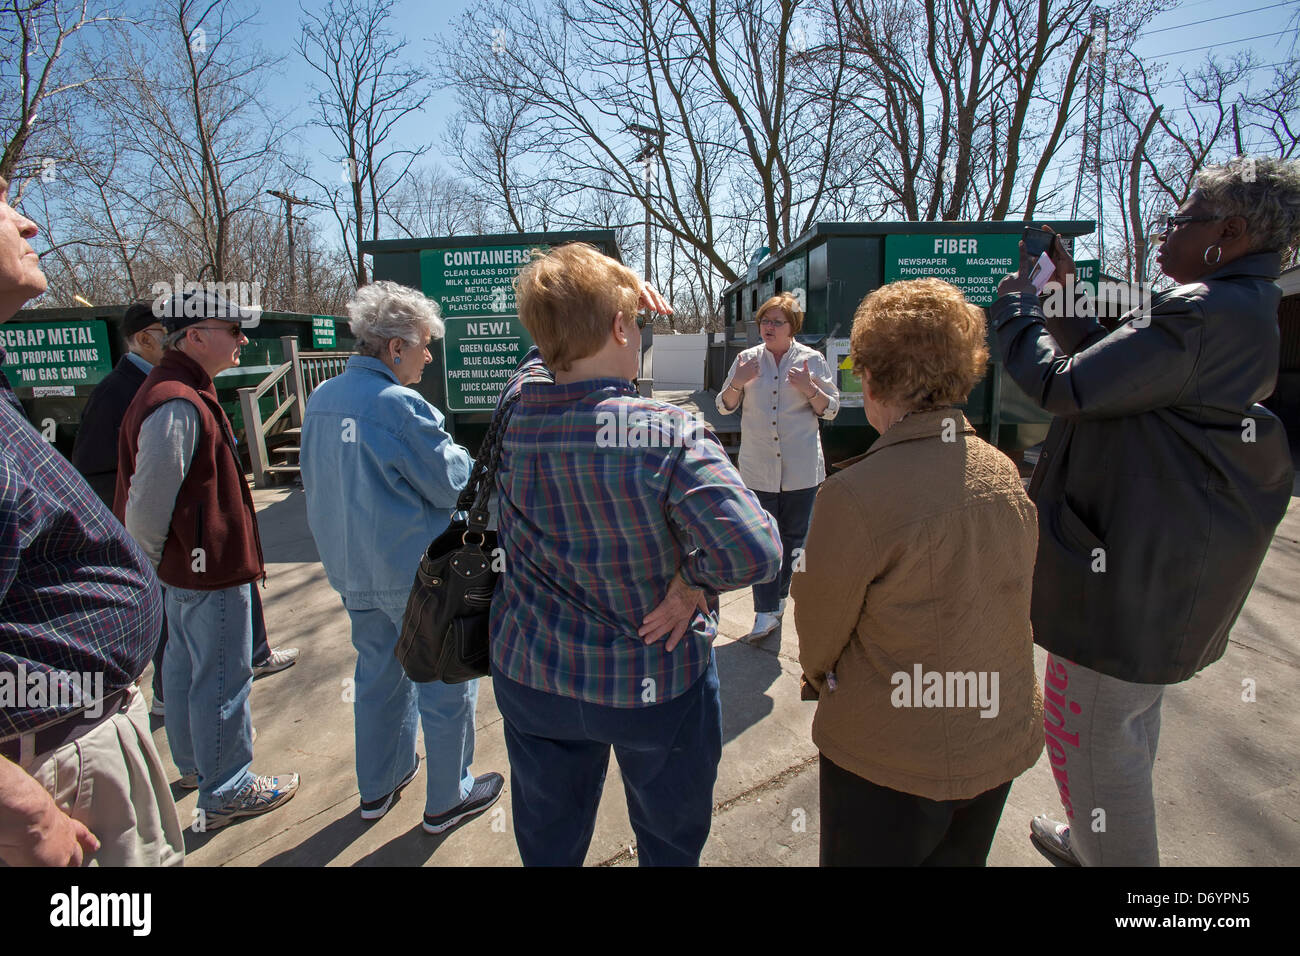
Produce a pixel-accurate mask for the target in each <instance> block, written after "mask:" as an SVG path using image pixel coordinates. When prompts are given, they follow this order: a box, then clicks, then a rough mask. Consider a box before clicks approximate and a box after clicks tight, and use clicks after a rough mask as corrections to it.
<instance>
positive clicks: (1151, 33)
mask: <svg viewBox="0 0 1300 956" xmlns="http://www.w3.org/2000/svg"><path fill="white" fill-rule="evenodd" d="M1295 2H1296V0H1285V2H1283V3H1273V4H1269V5H1268V6H1266V7H1255V8H1254V9H1252V10H1239V11H1237V12H1236V13H1225V14H1224V15H1223V16H1221V17H1208V18H1207V19H1205V20H1193V21H1192V22H1191V23H1180V24H1178V25H1177V26H1172V27H1161V28H1160V29H1159V30H1148V31H1147V32H1146V33H1144V34H1143V36H1144V37H1151V36H1155V35H1156V34H1157V33H1168V32H1169V31H1170V30H1184V29H1186V28H1187V27H1197V26H1200V25H1201V24H1202V23H1213V22H1214V21H1216V20H1229V19H1231V18H1232V17H1241V16H1245V15H1246V14H1248V13H1259V12H1260V11H1261V10H1272V9H1273V8H1274V7H1291V6H1295Z"/></svg>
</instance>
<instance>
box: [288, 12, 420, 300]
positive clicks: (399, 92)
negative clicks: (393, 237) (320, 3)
mask: <svg viewBox="0 0 1300 956" xmlns="http://www.w3.org/2000/svg"><path fill="white" fill-rule="evenodd" d="M392 7H393V0H329V3H328V5H327V6H326V8H325V10H324V12H322V13H319V14H315V13H310V12H308V11H307V10H306V9H305V8H304V9H303V11H302V13H303V19H302V23H301V25H302V35H301V36H300V37H299V39H298V44H297V47H298V52H299V53H300V54H301V55H302V56H303V58H304V59H305V60H306V61H307V62H308V63H309V64H310V65H311V67H312V68H313V69H314V70H315V71H316V72H317V73H319V74H320V81H319V82H320V85H319V86H317V87H316V89H315V94H316V111H317V117H316V120H315V123H316V125H318V126H320V127H322V128H324V129H327V130H329V131H330V133H331V134H332V135H333V136H334V139H335V141H336V142H337V143H338V144H339V147H340V148H341V150H342V157H341V168H342V173H343V175H342V177H341V178H342V179H343V180H344V181H345V184H344V185H339V184H337V183H328V184H327V183H324V182H321V181H320V180H315V179H314V180H313V182H315V183H316V184H317V186H318V187H319V188H320V189H321V190H322V191H323V192H324V193H325V194H326V195H327V196H328V197H329V200H330V204H331V206H332V208H333V210H334V215H335V218H336V219H337V221H338V224H339V227H340V230H341V232H342V235H343V242H344V246H345V248H346V249H347V250H348V253H349V255H350V256H351V258H352V271H353V273H354V274H355V276H356V281H357V285H358V286H361V285H365V283H366V265H365V258H364V256H363V255H362V254H361V251H360V243H361V242H362V241H364V240H365V239H366V237H367V233H368V234H369V237H370V238H372V239H378V238H379V223H380V218H381V216H382V213H383V208H384V203H385V200H386V199H387V197H388V195H389V193H391V192H392V191H393V190H394V189H396V188H397V186H398V185H399V184H400V183H401V181H402V179H403V178H404V177H405V176H406V174H407V172H408V171H409V170H410V168H411V164H412V163H413V162H414V161H415V160H416V158H417V157H419V156H421V155H422V154H423V153H425V152H426V151H427V150H428V149H429V147H428V144H424V145H420V146H409V147H403V146H401V145H399V144H398V142H397V139H396V133H397V131H398V125H399V124H400V122H401V121H402V119H403V118H404V117H406V116H408V115H410V114H412V113H417V112H418V111H420V110H421V109H423V107H424V104H425V102H426V101H427V100H428V98H429V95H430V90H429V84H428V81H427V76H426V74H425V72H424V71H423V70H422V69H420V68H417V67H414V66H411V65H408V64H405V63H403V61H402V53H403V51H404V50H405V49H406V45H407V44H406V41H405V40H399V39H397V38H396V37H394V35H393V33H392V32H391V31H390V30H389V29H388V27H387V22H388V20H389V18H390V17H391V15H392Z"/></svg>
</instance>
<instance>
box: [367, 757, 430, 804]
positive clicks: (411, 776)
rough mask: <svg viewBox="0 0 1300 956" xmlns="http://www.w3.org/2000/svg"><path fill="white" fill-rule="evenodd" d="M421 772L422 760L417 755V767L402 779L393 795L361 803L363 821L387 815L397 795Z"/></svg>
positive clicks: (394, 789)
mask: <svg viewBox="0 0 1300 956" xmlns="http://www.w3.org/2000/svg"><path fill="white" fill-rule="evenodd" d="M419 772H420V758H419V756H418V755H417V756H416V758H415V766H414V767H413V768H412V769H411V772H410V773H408V774H407V775H406V776H405V777H403V778H402V781H401V783H399V784H398V785H397V786H396V787H394V788H393V792H392V793H390V794H388V796H386V797H380V798H379V799H378V800H362V801H361V819H362V820H378V819H379V818H380V817H382V816H383V815H384V814H385V813H387V812H388V810H389V808H390V807H392V805H393V801H394V800H395V799H396V798H397V795H398V794H399V793H401V792H402V788H403V787H405V786H406V785H407V784H408V783H410V782H411V781H412V780H414V779H415V775H416V774H417V773H419Z"/></svg>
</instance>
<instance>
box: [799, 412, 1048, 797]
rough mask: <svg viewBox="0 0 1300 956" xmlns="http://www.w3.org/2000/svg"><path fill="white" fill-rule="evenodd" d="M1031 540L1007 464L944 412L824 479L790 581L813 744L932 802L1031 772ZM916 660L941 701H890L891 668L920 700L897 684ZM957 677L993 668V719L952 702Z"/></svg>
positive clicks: (1036, 723) (874, 778)
mask: <svg viewBox="0 0 1300 956" xmlns="http://www.w3.org/2000/svg"><path fill="white" fill-rule="evenodd" d="M1037 542H1038V530H1037V521H1036V515H1035V511H1034V506H1033V504H1032V503H1031V502H1030V501H1029V498H1028V496H1027V495H1026V494H1025V491H1024V488H1023V486H1022V485H1021V481H1020V476H1019V474H1018V473H1017V471H1016V468H1015V466H1014V465H1013V464H1012V463H1011V461H1010V460H1009V459H1007V458H1006V456H1004V455H1003V454H1002V453H1001V452H999V451H998V450H997V449H995V448H993V447H992V446H990V445H989V444H987V443H986V442H984V441H981V440H980V439H979V438H977V437H976V436H975V431H974V429H973V428H971V426H970V423H969V422H967V421H966V419H965V417H964V416H963V415H962V414H961V413H960V412H959V411H957V410H955V409H951V408H949V409H937V410H934V411H928V412H918V413H914V414H912V415H909V416H907V417H906V418H904V419H903V420H902V421H900V422H898V423H897V424H896V425H894V426H893V427H892V428H890V429H889V430H888V432H886V434H885V435H884V436H882V437H881V438H880V439H878V440H877V441H876V443H875V444H874V445H872V447H871V449H870V451H868V452H867V453H866V454H865V455H864V456H862V458H861V459H860V460H858V461H857V462H856V463H855V464H853V465H851V466H850V467H849V468H847V469H845V470H844V471H843V472H841V473H840V474H837V475H835V476H834V477H832V478H830V479H828V480H827V481H826V483H825V484H824V485H823V486H822V488H821V491H820V492H819V493H818V495H817V504H816V507H815V509H814V511H813V519H812V527H811V529H810V531H809V534H808V540H807V543H806V546H805V547H806V550H805V562H806V564H805V568H804V570H803V571H802V572H801V573H798V574H795V575H794V581H793V583H792V585H791V596H792V597H793V598H794V601H795V622H796V624H797V626H798V629H799V660H800V663H801V664H802V665H803V668H804V672H805V674H807V676H808V677H809V679H810V680H811V681H812V682H813V683H814V684H815V685H816V686H817V688H818V690H819V691H820V692H821V698H820V700H819V702H818V705H817V716H816V719H815V720H814V722H813V742H814V743H816V744H817V747H818V749H819V750H821V752H822V753H823V754H825V755H826V757H827V758H829V759H830V760H831V761H832V762H833V763H835V764H837V765H838V766H840V767H842V768H843V769H845V770H848V771H850V772H852V773H855V774H857V775H858V776H860V777H864V778H865V779H867V780H870V781H871V782H872V783H875V784H877V785H879V786H884V787H889V788H891V789H894V790H899V791H903V792H905V793H912V794H917V795H919V796H922V797H927V798H929V799H931V800H959V799H966V798H969V797H974V796H977V795H979V794H980V793H983V792H984V791H986V790H989V789H991V788H993V787H996V786H998V785H1000V784H1002V783H1005V782H1006V781H1008V780H1010V779H1012V778H1013V777H1015V776H1017V775H1018V774H1020V773H1022V772H1023V771H1025V770H1027V769H1028V768H1029V767H1031V766H1033V764H1034V762H1035V761H1036V760H1037V759H1038V755H1039V754H1040V753H1041V752H1042V749H1043V728H1042V719H1043V701H1042V694H1041V692H1040V690H1039V687H1038V682H1037V680H1036V679H1035V676H1034V655H1033V631H1032V629H1031V627H1030V623H1029V604H1030V592H1031V582H1032V580H1033V571H1034V554H1035V549H1036V546H1037ZM917 665H920V670H921V673H922V674H925V673H928V672H935V673H937V674H940V675H945V680H944V686H945V690H947V691H948V693H947V694H946V695H945V696H944V697H943V698H942V702H943V704H944V706H896V704H900V703H901V702H902V701H903V694H902V691H903V689H904V684H905V682H904V681H903V680H902V679H901V678H900V677H898V676H897V675H900V674H901V675H906V677H907V681H906V685H907V687H908V689H909V690H910V691H911V692H912V694H914V695H915V696H914V699H913V701H912V703H913V704H919V703H924V702H925V701H926V698H925V697H924V696H923V695H922V693H921V692H922V687H916V688H912V687H911V686H910V685H911V684H912V683H913V682H914V680H913V679H914V676H915V675H916V673H917ZM827 671H833V672H834V674H835V676H836V684H837V687H836V689H835V690H834V691H831V690H830V689H829V688H828V686H827V684H826V680H825V677H826V673H827ZM969 672H974V673H975V674H976V675H977V680H978V679H979V676H978V675H980V674H983V675H984V677H983V679H984V680H985V687H986V689H988V690H991V689H992V678H991V675H993V674H996V675H997V696H996V716H985V717H982V716H980V714H981V708H980V706H979V705H978V704H974V703H972V702H971V701H969V700H967V701H965V703H966V705H967V706H953V705H954V704H958V703H962V701H959V700H958V699H957V696H956V694H955V691H956V690H957V688H958V686H959V684H960V686H961V689H962V690H963V691H964V690H965V688H966V687H967V686H969V685H968V684H966V683H965V682H960V681H959V680H958V679H955V678H954V679H953V680H952V681H949V680H947V679H946V675H947V674H948V673H953V674H957V673H963V674H965V673H969ZM926 683H927V682H926V681H924V680H923V681H922V685H923V686H924V685H925V684H926ZM929 683H930V684H931V685H933V681H930V682H929ZM932 689H933V687H932ZM939 699H940V698H939V697H938V696H937V695H936V694H933V693H932V694H931V695H930V696H929V698H928V701H929V703H931V704H933V703H935V702H936V701H937V700H939ZM984 710H985V712H992V710H993V707H991V706H990V707H987V708H984Z"/></svg>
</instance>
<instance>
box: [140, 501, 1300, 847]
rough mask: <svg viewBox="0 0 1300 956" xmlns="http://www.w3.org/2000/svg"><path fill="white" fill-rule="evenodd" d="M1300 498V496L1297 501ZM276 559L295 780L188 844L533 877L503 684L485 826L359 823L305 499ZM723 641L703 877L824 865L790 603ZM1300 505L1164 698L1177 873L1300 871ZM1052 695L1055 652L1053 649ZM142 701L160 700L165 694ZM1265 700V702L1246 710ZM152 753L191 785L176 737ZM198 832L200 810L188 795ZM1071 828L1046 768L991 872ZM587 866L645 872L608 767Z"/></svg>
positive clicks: (283, 730)
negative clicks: (1250, 585)
mask: <svg viewBox="0 0 1300 956" xmlns="http://www.w3.org/2000/svg"><path fill="white" fill-rule="evenodd" d="M1296 494H1297V495H1300V486H1298V488H1297V492H1296ZM254 500H255V502H256V505H257V509H258V515H259V520H260V526H261V532H262V540H263V543H264V546H265V549H266V560H267V572H268V582H267V585H268V586H267V590H265V591H264V592H263V597H264V599H265V606H266V618H267V626H268V631H269V634H270V638H271V643H272V645H287V646H296V647H298V648H300V649H301V650H302V656H301V658H300V659H299V662H298V663H297V664H296V665H295V666H293V667H291V668H289V669H288V670H286V671H283V672H281V673H279V674H275V675H271V676H268V677H265V678H262V679H260V680H258V681H257V682H256V683H255V684H254V686H253V704H252V706H253V723H254V725H255V726H256V727H257V732H258V735H257V744H256V748H255V754H256V756H255V760H254V764H253V768H254V770H255V771H257V772H259V773H280V772H286V771H297V772H298V773H300V774H301V775H302V785H301V789H300V790H299V793H298V795H297V796H296V797H295V798H294V799H293V800H292V801H290V802H289V803H288V804H286V805H285V806H284V807H282V808H280V809H278V810H275V811H273V812H272V813H269V814H266V815H265V816H261V817H254V818H251V819H247V820H243V821H240V822H238V823H235V824H232V825H230V826H228V827H225V828H223V829H220V830H217V831H214V832H213V833H209V834H199V833H195V832H193V831H192V830H188V829H187V831H186V846H187V849H188V852H189V856H188V859H187V863H188V864H189V865H191V866H196V865H197V866H220V865H228V864H229V865H237V866H254V865H263V864H266V865H301V866H327V865H329V866H339V865H344V866H351V865H362V866H375V865H379V866H383V865H401V866H414V865H437V866H459V865H493V866H494V865H517V864H519V862H520V861H519V854H518V851H517V849H516V847H515V840H514V834H513V830H512V826H511V822H510V786H509V767H508V764H507V760H506V750H505V742H504V739H503V736H502V729H501V717H500V715H499V714H498V712H497V710H496V707H495V704H494V701H493V697H492V685H491V682H490V681H486V680H485V681H481V682H480V689H479V699H478V713H477V728H478V737H477V746H476V753H475V756H476V759H475V762H474V770H475V772H477V773H482V772H484V771H487V770H499V771H501V772H503V773H505V774H506V777H507V784H506V791H505V794H504V795H503V797H502V799H501V801H500V802H499V803H498V805H497V807H495V808H494V809H493V810H492V811H490V812H489V813H488V814H485V815H483V816H481V817H479V818H477V819H475V820H472V821H470V822H468V823H467V824H465V825H464V826H462V827H461V828H459V829H458V830H456V831H454V832H452V833H450V834H447V835H445V836H443V837H431V836H428V835H426V834H425V833H424V832H423V831H422V830H421V828H420V822H421V814H422V809H423V788H424V771H423V770H421V772H420V775H419V776H418V777H417V778H416V780H415V781H414V782H413V783H412V785H411V786H410V787H409V788H408V789H407V790H406V791H405V792H404V793H403V795H402V797H401V798H400V800H399V801H398V802H397V803H396V805H395V806H394V808H393V809H392V810H391V811H390V812H389V814H388V815H387V816H386V817H385V818H384V819H383V820H380V821H379V822H377V823H374V824H366V823H363V822H362V821H361V819H360V818H359V816H358V812H357V808H358V801H359V796H358V792H357V786H356V779H355V775H354V772H353V730H352V706H351V704H350V703H349V702H348V701H347V700H346V699H345V698H346V697H347V693H346V691H347V680H348V679H349V678H350V677H351V676H352V668H353V662H354V659H355V655H354V652H353V649H352V645H351V642H350V640H349V630H350V627H349V622H348V617H347V613H346V612H345V611H344V609H343V606H342V603H341V602H340V600H339V598H338V596H337V595H336V594H335V592H334V590H333V589H332V588H331V587H330V586H329V583H328V582H327V581H326V579H325V574H324V571H323V570H322V568H321V566H320V564H319V562H318V559H317V554H316V547H315V543H314V541H313V540H312V537H311V534H310V532H309V531H308V528H307V522H306V510H305V505H304V499H303V493H302V492H301V490H291V489H287V488H285V489H272V490H266V491H256V492H254ZM722 604H723V614H722V624H723V627H722V630H723V635H724V636H723V637H722V638H721V639H719V641H718V643H717V645H716V653H717V659H718V668H719V672H720V678H721V683H722V700H723V737H724V746H723V755H722V762H721V765H720V767H719V771H718V782H717V786H716V788H715V790H714V797H715V801H716V806H715V811H714V821H713V831H712V835H711V836H710V838H709V842H708V844H707V845H706V846H705V849H704V854H703V862H704V863H705V864H706V865H715V866H718V865H723V866H755V865H794V866H815V865H816V863H817V856H818V809H817V762H816V755H817V751H816V748H815V747H814V746H813V744H812V740H811V736H810V728H811V725H812V717H813V708H814V706H815V705H814V704H811V703H806V702H801V701H800V700H799V688H798V677H799V673H800V668H799V664H798V655H797V648H798V638H797V636H796V634H795V627H794V614H793V609H792V606H791V607H787V610H786V613H785V619H784V625H783V628H782V629H781V631H778V632H777V633H775V634H773V635H769V636H768V637H767V638H765V639H764V640H762V641H760V642H758V643H756V644H748V643H745V642H743V641H740V640H738V638H740V637H742V636H743V635H745V634H746V633H747V631H748V630H749V627H750V625H751V624H752V622H753V610H752V603H751V599H750V594H749V592H748V591H740V592H733V593H731V594H728V595H725V596H724V598H723V602H722ZM1298 622H1300V497H1293V498H1292V504H1291V509H1290V511H1289V513H1288V515H1287V517H1286V519H1285V520H1284V522H1283V524H1282V526H1281V527H1280V528H1279V530H1278V533H1277V535H1276V537H1275V539H1274V541H1273V545H1272V548H1271V549H1270V551H1269V555H1268V558H1267V560H1266V561H1265V564H1264V567H1263V569H1262V571H1261V573H1260V575H1259V578H1258V580H1257V582H1256V584H1255V588H1254V591H1253V592H1252V594H1251V597H1250V600H1249V601H1248V602H1247V604H1246V607H1245V610H1244V611H1243V613H1242V615H1241V618H1240V619H1239V621H1238V623H1237V626H1236V629H1235V630H1234V632H1233V635H1232V640H1231V643H1230V645H1229V648H1228V652H1227V654H1226V655H1225V656H1224V658H1223V659H1222V660H1220V661H1219V662H1218V663H1217V664H1215V665H1213V666H1212V667H1210V668H1208V669H1207V670H1206V671H1203V672H1202V673H1201V674H1199V675H1197V676H1196V677H1194V678H1193V679H1191V680H1189V681H1187V682H1185V683H1182V684H1178V685H1175V686H1173V687H1170V688H1169V690H1168V692H1167V693H1166V695H1165V703H1164V719H1163V726H1162V731H1161V737H1160V750H1159V755H1158V757H1157V760H1156V770H1155V788H1156V798H1157V805H1158V827H1159V838H1160V846H1161V858H1162V861H1163V863H1164V864H1165V865H1167V866H1178V865H1212V866H1259V865H1280V864H1295V863H1296V862H1298V861H1300V781H1298V779H1297V774H1296V767H1297V765H1300V759H1298V758H1300V706H1297V704H1298V703H1300V700H1298V698H1300V695H1298V694H1297V689H1298V688H1300V679H1298V678H1300V641H1298V640H1297V634H1298V633H1300V627H1298V626H1297V623H1298ZM1036 656H1037V658H1038V673H1039V676H1040V679H1041V675H1042V665H1043V658H1044V656H1045V655H1044V653H1043V652H1042V651H1041V650H1038V651H1036ZM144 686H145V687H146V688H147V687H148V686H149V684H148V679H147V676H146V681H145V683H144ZM1252 688H1253V691H1254V694H1253V696H1254V700H1245V699H1243V697H1249V696H1251V695H1250V694H1249V693H1247V691H1248V690H1250V689H1252ZM153 726H154V740H155V742H156V743H157V745H158V749H159V752H160V754H162V756H163V759H164V762H165V763H166V765H167V767H168V769H169V771H170V772H171V774H172V779H173V780H175V779H176V778H177V777H178V776H179V774H178V773H177V771H176V768H175V766H174V765H173V764H172V762H171V759H170V753H169V751H168V748H167V742H166V734H165V731H164V730H163V728H162V721H161V720H160V719H158V718H154V720H153ZM173 793H174V794H175V796H176V798H177V806H178V809H179V811H180V814H181V822H182V824H183V825H186V826H188V825H189V824H190V823H191V821H192V819H193V815H194V814H193V811H194V807H195V804H196V801H197V796H196V794H195V793H193V792H189V791H183V790H180V789H179V788H176V787H173ZM1044 812H1046V813H1051V814H1053V815H1055V816H1059V815H1060V812H1061V811H1060V802H1059V799H1058V797H1057V792H1056V784H1055V781H1054V780H1053V778H1052V775H1051V771H1050V769H1049V765H1048V758H1047V755H1046V753H1044V754H1043V756H1042V757H1041V758H1040V760H1039V761H1038V763H1037V765H1035V766H1034V767H1033V768H1032V769H1030V770H1029V771H1027V772H1026V773H1024V774H1022V775H1021V776H1020V777H1019V778H1018V779H1017V780H1016V782H1015V784H1014V785H1013V787H1012V789H1011V796H1010V798H1009V800H1008V802H1007V806H1006V810H1005V811H1004V813H1003V815H1002V822H1001V825H1000V826H999V828H998V833H997V836H996V838H995V840H994V843H993V849H992V852H991V854H990V857H989V863H990V865H993V866H1047V865H1048V864H1047V862H1046V861H1045V860H1043V859H1042V858H1041V857H1040V856H1039V855H1038V853H1037V852H1036V851H1035V850H1034V849H1033V848H1032V847H1031V845H1030V843H1029V840H1028V830H1029V820H1030V818H1031V817H1032V816H1033V815H1035V814H1037V813H1044ZM587 863H588V864H589V865H590V864H609V865H633V864H635V848H634V846H633V834H632V829H631V826H630V824H629V823H628V819H627V810H626V806H625V802H624V796H623V791H622V787H621V785H620V783H619V776H618V770H617V765H616V764H615V763H614V762H613V761H612V760H611V765H610V772H609V776H608V779H607V781H606V786H605V794H604V798H603V800H602V803H601V807H600V813H599V816H598V818H597V823H596V832H595V837H594V838H593V840H592V844H591V849H590V852H589V853H588V855H587Z"/></svg>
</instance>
